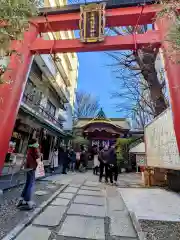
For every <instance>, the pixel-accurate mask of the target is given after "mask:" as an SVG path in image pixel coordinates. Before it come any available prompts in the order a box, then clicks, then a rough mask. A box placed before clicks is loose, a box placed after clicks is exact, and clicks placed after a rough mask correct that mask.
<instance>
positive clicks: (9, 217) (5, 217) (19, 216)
mask: <svg viewBox="0 0 180 240" xmlns="http://www.w3.org/2000/svg"><path fill="white" fill-rule="evenodd" d="M60 186H61V185H59V184H56V185H55V184H52V183H51V182H47V181H37V182H36V190H35V191H46V192H47V194H46V195H42V196H37V195H35V197H34V200H35V202H36V204H37V206H39V205H40V204H41V203H42V202H44V201H46V200H47V199H48V198H49V197H51V196H52V194H53V193H54V192H55V191H56V190H57V189H59V188H60ZM22 188H23V186H20V187H16V188H12V189H9V190H7V191H5V192H4V194H3V204H2V205H1V206H0V239H2V238H3V237H4V236H5V235H6V234H7V233H9V232H10V231H11V230H12V229H13V228H14V227H15V226H16V225H17V224H18V223H19V222H20V221H22V220H23V219H24V218H26V217H27V216H28V212H26V211H20V210H18V209H17V208H16V203H17V201H18V198H19V196H20V194H21V191H22Z"/></svg>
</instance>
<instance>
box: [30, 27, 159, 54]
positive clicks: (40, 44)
mask: <svg viewBox="0 0 180 240" xmlns="http://www.w3.org/2000/svg"><path fill="white" fill-rule="evenodd" d="M136 41H137V47H138V48H141V47H143V46H149V45H150V44H151V45H154V46H155V47H159V46H160V43H161V42H160V36H159V32H158V31H148V32H147V33H145V34H137V35H136ZM134 47H135V42H134V38H133V36H132V35H126V36H114V37H106V39H105V41H104V42H102V43H92V44H84V43H81V42H80V40H79V39H72V40H56V41H53V40H43V39H41V38H39V39H37V40H36V41H35V42H34V43H33V44H32V47H31V51H32V53H37V52H38V53H41V54H48V53H49V52H50V51H51V52H52V53H59V52H61V53H66V52H94V51H108V50H134Z"/></svg>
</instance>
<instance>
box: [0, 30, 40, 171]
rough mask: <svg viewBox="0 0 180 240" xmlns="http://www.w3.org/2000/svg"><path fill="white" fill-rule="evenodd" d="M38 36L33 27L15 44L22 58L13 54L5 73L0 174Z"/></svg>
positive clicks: (0, 120) (1, 100)
mask: <svg viewBox="0 0 180 240" xmlns="http://www.w3.org/2000/svg"><path fill="white" fill-rule="evenodd" d="M37 35H38V31H37V29H36V27H35V26H31V27H30V29H29V31H28V32H25V33H24V40H23V41H21V42H16V43H15V44H16V47H15V48H16V50H17V51H18V52H19V53H20V54H21V56H18V55H17V54H13V55H12V56H11V57H10V62H9V65H8V69H9V70H7V71H6V73H5V80H6V81H7V83H5V84H2V85H1V86H0V173H1V170H2V168H3V166H4V161H5V156H6V153H7V150H8V146H9V141H10V138H11V135H12V131H13V128H14V124H15V121H16V117H17V113H18V110H19V105H20V101H21V96H22V94H23V92H24V88H25V83H26V82H25V80H26V75H27V72H28V69H29V66H30V64H31V59H32V53H31V51H30V47H31V43H32V42H33V41H34V40H35V39H36V37H37Z"/></svg>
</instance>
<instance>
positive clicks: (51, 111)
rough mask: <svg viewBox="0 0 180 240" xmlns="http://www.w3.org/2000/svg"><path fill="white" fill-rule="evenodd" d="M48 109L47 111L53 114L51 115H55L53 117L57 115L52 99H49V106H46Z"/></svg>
mask: <svg viewBox="0 0 180 240" xmlns="http://www.w3.org/2000/svg"><path fill="white" fill-rule="evenodd" d="M46 110H47V112H48V113H49V114H50V115H51V116H53V117H55V115H56V107H55V106H54V105H53V104H52V102H51V101H49V100H48V101H47V106H46Z"/></svg>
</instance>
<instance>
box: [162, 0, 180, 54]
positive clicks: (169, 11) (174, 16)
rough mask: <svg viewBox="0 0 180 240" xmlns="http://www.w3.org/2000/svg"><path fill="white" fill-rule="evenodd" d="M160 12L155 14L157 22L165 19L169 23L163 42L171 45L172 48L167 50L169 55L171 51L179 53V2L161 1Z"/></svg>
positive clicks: (175, 0) (173, 0) (171, 0)
mask: <svg viewBox="0 0 180 240" xmlns="http://www.w3.org/2000/svg"><path fill="white" fill-rule="evenodd" d="M161 5H162V11H161V12H160V13H158V14H157V20H158V19H160V18H162V17H163V18H164V17H167V18H168V19H169V20H170V21H171V22H172V24H171V27H170V28H169V31H168V34H167V36H166V37H165V39H164V40H165V41H169V42H171V44H172V48H171V49H169V51H168V52H169V54H170V55H171V53H172V49H173V50H175V51H177V52H179V51H180V16H179V11H178V9H179V8H180V0H161Z"/></svg>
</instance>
